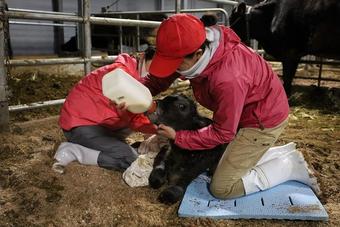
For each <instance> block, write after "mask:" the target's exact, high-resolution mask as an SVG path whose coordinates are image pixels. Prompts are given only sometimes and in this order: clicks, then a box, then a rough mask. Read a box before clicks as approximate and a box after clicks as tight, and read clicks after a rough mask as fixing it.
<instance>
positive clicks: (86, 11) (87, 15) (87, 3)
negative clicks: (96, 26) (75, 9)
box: [83, 0, 91, 75]
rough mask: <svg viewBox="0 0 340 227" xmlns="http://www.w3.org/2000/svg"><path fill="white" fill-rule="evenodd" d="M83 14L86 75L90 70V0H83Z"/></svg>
mask: <svg viewBox="0 0 340 227" xmlns="http://www.w3.org/2000/svg"><path fill="white" fill-rule="evenodd" d="M83 3H84V4H83V6H84V7H83V10H84V12H83V16H84V23H83V26H84V44H85V46H84V49H85V50H84V58H85V64H84V71H85V74H86V75H87V74H88V73H90V71H91V62H90V61H89V59H91V24H90V14H91V0H83Z"/></svg>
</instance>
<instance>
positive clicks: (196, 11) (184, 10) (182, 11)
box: [103, 8, 229, 25]
mask: <svg viewBox="0 0 340 227" xmlns="http://www.w3.org/2000/svg"><path fill="white" fill-rule="evenodd" d="M207 11H209V12H214V11H217V12H220V13H222V14H223V15H224V17H225V20H226V22H227V23H226V25H229V15H228V12H227V11H226V10H225V9H222V8H201V9H181V13H200V12H207ZM159 13H164V14H165V13H172V14H174V13H176V10H159V11H126V12H107V13H103V15H105V14H108V15H129V14H159Z"/></svg>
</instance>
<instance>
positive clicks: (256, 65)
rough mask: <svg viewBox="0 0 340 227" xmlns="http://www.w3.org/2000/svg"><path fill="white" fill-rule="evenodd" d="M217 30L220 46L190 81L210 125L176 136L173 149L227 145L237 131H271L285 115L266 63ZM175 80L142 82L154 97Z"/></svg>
mask: <svg viewBox="0 0 340 227" xmlns="http://www.w3.org/2000/svg"><path fill="white" fill-rule="evenodd" d="M220 29H221V37H220V44H219V46H218V48H217V50H216V52H215V54H214V55H213V58H212V59H211V60H210V62H209V64H208V66H207V67H206V68H205V69H204V71H203V72H202V73H201V74H200V75H199V76H197V77H195V78H194V79H191V80H190V84H191V86H192V89H193V92H194V95H195V98H196V100H197V101H198V102H199V103H200V104H201V105H202V106H204V107H206V108H208V109H209V110H211V111H213V123H212V124H211V125H210V126H207V127H205V128H202V129H200V130H197V131H185V130H184V131H178V132H177V133H176V138H175V144H177V145H178V146H180V147H182V148H185V149H190V150H194V149H196V150H199V149H208V148H213V147H215V146H216V145H218V144H222V143H229V142H230V141H231V140H233V138H234V137H235V135H236V132H237V129H238V128H243V127H253V128H261V127H264V128H273V127H275V126H277V125H279V124H280V123H281V122H283V121H284V120H285V119H286V118H287V117H288V114H289V106H288V100H287V96H286V93H285V91H284V89H283V86H282V84H281V82H280V80H279V78H278V76H277V75H276V74H275V73H274V72H273V70H272V69H271V67H270V66H269V65H268V63H267V62H266V61H265V60H264V59H263V58H262V57H261V56H259V55H258V54H256V53H255V52H254V51H253V50H251V49H250V48H248V47H246V46H245V45H243V44H242V43H241V42H240V39H239V37H238V36H237V35H236V34H235V33H234V32H233V31H232V30H231V29H230V28H227V27H223V26H221V27H220ZM177 77H178V75H172V76H171V77H169V78H165V79H160V78H154V77H146V78H145V79H144V80H143V83H144V84H145V85H146V86H147V87H148V88H149V89H150V90H151V92H152V93H153V94H157V93H159V92H160V91H163V90H165V89H166V88H167V87H168V86H169V84H171V83H172V82H173V81H174V80H175V79H176V78H177Z"/></svg>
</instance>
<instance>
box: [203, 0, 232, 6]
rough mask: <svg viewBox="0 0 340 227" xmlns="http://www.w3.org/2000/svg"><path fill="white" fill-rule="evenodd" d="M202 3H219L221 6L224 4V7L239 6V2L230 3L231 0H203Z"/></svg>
mask: <svg viewBox="0 0 340 227" xmlns="http://www.w3.org/2000/svg"><path fill="white" fill-rule="evenodd" d="M201 1H205V2H213V3H219V4H224V5H232V6H236V5H237V4H238V2H237V1H230V0H201Z"/></svg>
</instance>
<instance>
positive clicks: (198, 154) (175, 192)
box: [149, 95, 226, 204]
mask: <svg viewBox="0 0 340 227" xmlns="http://www.w3.org/2000/svg"><path fill="white" fill-rule="evenodd" d="M157 104H158V106H157V110H156V112H155V113H154V114H151V115H149V118H150V119H151V121H153V122H154V123H155V124H160V123H162V124H165V125H168V126H171V127H172V128H174V129H175V130H176V131H178V130H195V129H199V128H203V127H205V126H208V125H209V124H211V122H212V121H211V120H210V119H208V118H205V117H202V116H200V115H199V114H198V112H197V110H196V105H195V103H194V102H193V101H192V100H190V99H189V98H187V97H185V96H183V95H177V96H168V97H166V98H164V99H163V100H160V101H158V103H157ZM225 148H226V145H219V146H217V147H215V148H213V149H209V150H185V149H182V148H180V147H178V146H176V145H175V144H174V143H173V142H172V143H171V145H170V147H163V148H162V149H161V151H160V152H159V153H158V155H157V157H156V158H155V162H154V167H153V170H152V172H151V175H150V177H149V184H150V186H151V187H152V188H159V187H161V186H162V185H164V184H165V183H166V182H167V183H168V186H167V187H166V188H165V189H164V190H163V191H162V192H161V194H160V195H159V197H158V200H159V201H160V202H162V203H165V204H173V203H175V202H177V201H179V200H180V199H181V198H182V197H183V195H184V192H185V189H186V188H187V186H188V185H189V184H190V182H191V181H192V180H193V179H195V178H196V177H197V176H198V175H199V174H201V173H203V172H206V171H208V173H209V174H210V175H211V174H213V172H214V171H215V168H216V166H217V163H218V161H219V159H220V157H221V156H222V154H223V151H224V150H225Z"/></svg>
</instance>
